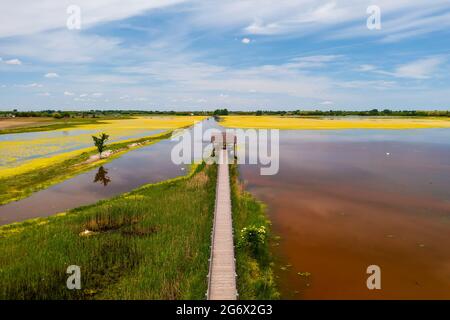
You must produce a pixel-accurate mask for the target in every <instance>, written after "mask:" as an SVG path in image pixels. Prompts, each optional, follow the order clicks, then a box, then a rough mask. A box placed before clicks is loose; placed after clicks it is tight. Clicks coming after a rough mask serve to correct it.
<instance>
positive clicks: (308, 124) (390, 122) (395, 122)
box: [220, 116, 450, 130]
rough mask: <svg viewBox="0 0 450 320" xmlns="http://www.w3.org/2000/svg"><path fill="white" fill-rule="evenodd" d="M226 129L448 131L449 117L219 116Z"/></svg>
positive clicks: (449, 126) (449, 125)
mask: <svg viewBox="0 0 450 320" xmlns="http://www.w3.org/2000/svg"><path fill="white" fill-rule="evenodd" d="M221 118H222V119H223V121H221V123H220V124H221V125H223V126H225V127H229V128H258V129H285V130H290V129H291V130H338V129H391V130H395V129H426V128H450V119H449V118H398V117H397V118H394V117H279V116H222V117H221Z"/></svg>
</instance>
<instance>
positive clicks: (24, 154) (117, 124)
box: [0, 116, 205, 178]
mask: <svg viewBox="0 0 450 320" xmlns="http://www.w3.org/2000/svg"><path fill="white" fill-rule="evenodd" d="M204 118H205V117H201V116H173V117H172V116H171V117H169V116H154V117H138V118H134V119H120V120H106V121H104V122H105V124H87V125H82V126H77V127H76V128H65V129H58V130H53V131H46V132H32V133H18V134H6V135H2V136H0V178H3V177H6V176H10V175H13V174H18V173H23V172H26V171H29V170H34V169H36V168H39V167H43V166H47V165H50V164H52V163H54V162H55V161H63V160H66V159H68V158H71V157H74V156H77V155H79V154H81V153H83V152H86V151H90V150H94V148H93V147H92V146H93V142H92V137H91V136H92V135H97V134H99V133H101V132H105V133H106V134H108V135H109V136H110V139H109V140H108V142H109V143H111V142H119V141H126V140H132V139H138V138H141V137H145V136H153V135H156V134H159V133H161V132H163V131H166V130H173V129H177V128H181V127H185V126H189V125H192V124H194V123H196V122H198V121H201V120H203V119H204Z"/></svg>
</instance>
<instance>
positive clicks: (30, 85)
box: [16, 82, 43, 88]
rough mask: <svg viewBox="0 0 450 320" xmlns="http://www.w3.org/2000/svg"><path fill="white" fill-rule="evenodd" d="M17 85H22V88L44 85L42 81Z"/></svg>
mask: <svg viewBox="0 0 450 320" xmlns="http://www.w3.org/2000/svg"><path fill="white" fill-rule="evenodd" d="M16 87H20V88H42V87H43V85H42V84H40V83H36V82H34V83H30V84H20V85H17V86H16Z"/></svg>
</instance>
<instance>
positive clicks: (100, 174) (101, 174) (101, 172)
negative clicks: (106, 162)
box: [94, 166, 111, 187]
mask: <svg viewBox="0 0 450 320" xmlns="http://www.w3.org/2000/svg"><path fill="white" fill-rule="evenodd" d="M107 174H108V170H106V169H105V168H104V167H103V166H101V167H100V168H98V171H97V173H96V174H95V178H94V183H97V182H99V181H100V183H103V185H104V186H105V187H106V186H107V185H108V183H110V182H111V179H110V178H109V177H108V176H107Z"/></svg>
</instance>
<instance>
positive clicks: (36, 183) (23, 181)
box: [0, 131, 172, 205]
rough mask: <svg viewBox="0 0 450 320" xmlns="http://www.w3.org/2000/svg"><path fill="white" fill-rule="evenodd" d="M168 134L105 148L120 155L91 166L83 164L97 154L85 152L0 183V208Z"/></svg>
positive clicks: (168, 134)
mask: <svg viewBox="0 0 450 320" xmlns="http://www.w3.org/2000/svg"><path fill="white" fill-rule="evenodd" d="M171 134H172V131H168V132H166V133H164V134H162V135H156V136H153V137H144V138H140V139H136V140H133V141H127V142H117V143H113V144H108V145H107V149H109V150H112V151H119V150H120V152H117V153H115V154H114V155H113V156H111V157H109V158H106V159H102V160H100V161H96V162H93V163H84V162H85V161H86V160H88V159H89V157H90V156H92V155H94V154H97V152H96V151H91V152H84V153H82V154H80V155H78V156H75V157H73V158H70V159H67V160H64V161H62V162H56V163H54V164H52V165H50V166H47V167H43V168H39V169H37V170H32V171H28V172H26V173H23V174H18V175H14V176H10V177H7V178H3V179H0V205H2V204H6V203H8V202H11V201H17V200H20V199H22V198H24V197H27V196H29V195H30V194H31V193H33V192H36V191H39V190H42V189H45V188H48V187H49V186H51V185H54V184H56V183H59V182H61V181H64V180H66V179H68V178H71V177H73V176H75V175H77V174H80V173H82V172H85V171H87V170H89V169H92V168H95V167H98V166H101V165H103V164H105V163H106V162H109V161H111V160H113V159H116V158H117V157H119V156H121V155H123V154H124V153H125V152H127V151H129V150H132V149H128V148H127V146H128V145H129V144H132V143H144V142H145V141H148V142H145V144H146V145H149V144H152V143H155V142H158V141H160V140H163V139H167V138H169V137H170V136H171Z"/></svg>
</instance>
